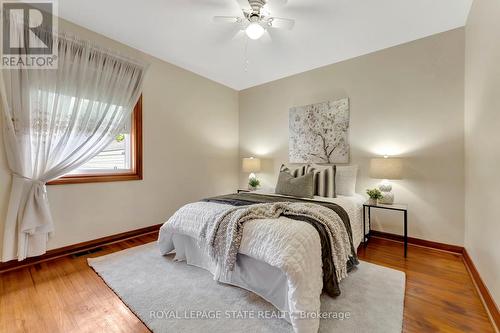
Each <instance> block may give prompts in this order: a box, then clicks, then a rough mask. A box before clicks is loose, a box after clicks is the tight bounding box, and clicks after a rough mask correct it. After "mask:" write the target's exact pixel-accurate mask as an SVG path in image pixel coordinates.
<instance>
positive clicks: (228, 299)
mask: <svg viewBox="0 0 500 333" xmlns="http://www.w3.org/2000/svg"><path fill="white" fill-rule="evenodd" d="M88 261H89V265H90V266H92V267H93V268H94V270H95V271H96V272H97V273H98V274H99V275H100V276H101V277H102V278H103V280H104V281H105V282H106V284H107V285H108V286H109V287H111V289H113V290H114V292H115V293H116V294H117V295H118V296H119V297H120V298H121V299H122V300H123V302H125V304H127V306H128V307H129V308H130V309H131V310H132V311H133V312H134V313H135V314H136V315H137V316H138V317H139V318H140V319H141V320H142V321H143V322H144V323H145V324H146V325H147V326H148V327H149V328H150V329H151V330H152V331H153V332H156V333H160V332H161V333H163V332H207V333H210V332H273V333H275V332H292V327H291V325H290V324H289V323H288V322H286V321H285V320H284V319H282V318H280V316H281V315H282V314H281V313H280V312H279V311H278V310H276V309H275V308H274V307H273V306H272V305H271V304H269V303H268V302H266V301H265V300H263V299H262V298H260V297H259V296H257V295H255V294H253V293H251V292H248V291H246V290H243V289H241V288H238V287H233V286H229V285H224V284H220V283H217V282H216V281H214V280H213V279H212V275H211V274H210V273H209V272H207V271H205V270H203V269H201V268H198V267H194V266H189V265H187V264H186V263H185V262H175V261H173V256H172V255H169V256H162V255H160V253H159V250H158V248H157V245H156V243H150V244H146V245H142V246H138V247H134V248H131V249H127V250H124V251H120V252H116V253H113V254H109V255H106V256H102V257H98V258H93V259H89V260H88ZM341 289H342V295H340V296H339V297H337V298H331V297H329V296H327V295H323V296H322V297H321V310H322V312H323V313H324V314H325V315H326V316H328V317H329V319H322V320H321V325H320V332H342V333H346V332H347V333H348V332H371V333H375V332H381V333H392V332H401V329H402V324H403V302H404V292H405V274H404V273H403V272H400V271H397V270H393V269H390V268H386V267H382V266H378V265H374V264H370V263H367V262H361V263H360V265H359V266H358V268H357V269H356V270H354V271H353V272H351V273H350V274H349V277H348V278H347V279H345V280H344V281H342V283H341Z"/></svg>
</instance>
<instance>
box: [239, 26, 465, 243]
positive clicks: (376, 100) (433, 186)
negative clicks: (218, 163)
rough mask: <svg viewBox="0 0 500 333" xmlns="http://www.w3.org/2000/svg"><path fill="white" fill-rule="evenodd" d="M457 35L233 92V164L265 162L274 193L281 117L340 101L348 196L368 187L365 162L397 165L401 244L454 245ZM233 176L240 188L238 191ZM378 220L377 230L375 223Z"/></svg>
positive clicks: (460, 78) (284, 130)
mask: <svg viewBox="0 0 500 333" xmlns="http://www.w3.org/2000/svg"><path fill="white" fill-rule="evenodd" d="M463 90H464V29H457V30H453V31H449V32H446V33H442V34H439V35H434V36H431V37H428V38H425V39H421V40H418V41H415V42H411V43H408V44H404V45H400V46H397V47H393V48H390V49H386V50H383V51H380V52H376V53H372V54H369V55H366V56H362V57H359V58H356V59H352V60H348V61H345V62H342V63H338V64H334V65H330V66H327V67H323V68H320V69H317V70H312V71H309V72H306V73H302V74H299V75H295V76H292V77H288V78H285V79H282V80H278V81H274V82H271V83H269V84H265V85H261V86H258V87H254V88H250V89H247V90H244V91H242V92H240V157H245V156H249V155H254V156H260V157H262V158H264V159H265V161H264V169H265V170H264V171H263V172H262V174H261V175H260V176H261V178H262V180H263V182H264V185H265V186H274V184H275V181H276V177H277V170H278V168H279V166H280V164H281V163H282V162H285V161H288V109H289V108H290V107H291V106H298V105H305V104H310V103H315V102H321V101H326V100H332V99H337V98H342V97H349V98H350V101H351V121H350V126H351V128H350V143H351V161H352V163H353V164H358V165H359V166H360V169H361V170H360V174H359V181H358V185H357V192H358V193H364V191H365V189H366V188H368V187H371V186H375V185H376V184H377V183H378V181H376V180H373V179H370V178H368V177H367V174H368V161H369V159H370V158H371V157H373V156H377V155H382V154H385V153H388V154H391V155H399V156H403V157H405V159H406V166H405V179H404V180H401V181H396V182H394V183H395V186H394V188H395V190H394V191H395V194H396V200H397V201H400V202H405V203H408V204H409V206H410V208H409V209H410V211H409V225H410V236H413V237H418V238H424V239H428V240H433V241H438V242H444V243H450V244H458V245H462V244H463V238H464V194H463V192H464V127H463V121H464V119H463V109H464V97H463V94H464V92H463ZM245 181H246V179H245V175H240V186H244V184H245ZM375 218H376V220H377V221H376V222H375V228H376V229H378V230H383V231H387V232H393V233H401V232H402V223H401V222H402V217H398V216H397V215H395V213H389V214H387V213H378V214H376V216H375ZM382 220H383V222H382Z"/></svg>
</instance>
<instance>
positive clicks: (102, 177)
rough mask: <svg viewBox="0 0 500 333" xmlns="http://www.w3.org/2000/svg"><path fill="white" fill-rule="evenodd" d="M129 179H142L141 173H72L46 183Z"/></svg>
mask: <svg viewBox="0 0 500 333" xmlns="http://www.w3.org/2000/svg"><path fill="white" fill-rule="evenodd" d="M129 180H142V173H138V172H129V173H118V174H95V175H81V176H79V175H72V176H67V177H61V178H59V179H55V180H52V181H50V182H48V183H47V185H63V184H84V183H104V182H119V181H129Z"/></svg>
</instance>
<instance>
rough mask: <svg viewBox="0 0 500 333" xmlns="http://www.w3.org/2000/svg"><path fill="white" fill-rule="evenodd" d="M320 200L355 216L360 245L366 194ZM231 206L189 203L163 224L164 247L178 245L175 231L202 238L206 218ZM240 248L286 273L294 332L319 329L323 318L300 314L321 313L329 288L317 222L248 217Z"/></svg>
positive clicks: (161, 243) (166, 249)
mask: <svg viewBox="0 0 500 333" xmlns="http://www.w3.org/2000/svg"><path fill="white" fill-rule="evenodd" d="M265 194H267V193H265ZM320 201H328V202H334V203H337V204H339V205H341V206H342V207H343V208H344V209H345V210H346V212H347V213H348V215H349V218H350V220H351V228H352V231H353V238H354V246H355V248H357V246H358V245H359V242H360V240H361V234H362V230H361V229H362V227H361V218H360V216H361V215H360V212H361V208H360V207H362V202H363V201H362V199H360V198H359V197H339V198H335V199H330V198H321V199H320ZM360 205H361V206H360ZM230 208H232V206H229V205H223V204H218V203H211V202H196V203H191V204H188V205H185V206H183V207H182V208H181V209H179V211H177V212H176V213H175V214H174V215H173V216H172V217H171V218H170V219H169V221H167V222H166V223H165V224H164V225H163V226H162V228H161V229H160V236H159V239H158V243H159V246H160V250H161V252H162V253H163V254H166V253H168V252H171V251H173V250H174V242H173V239H172V237H173V236H174V235H175V234H181V235H185V236H190V237H192V238H194V239H196V240H200V231H201V228H202V226H203V225H204V224H205V223H206V221H210V220H212V219H215V218H216V217H217V216H218V215H219V214H222V213H223V212H224V211H226V210H227V209H230ZM239 253H241V254H245V255H247V256H249V257H251V258H254V259H257V260H261V261H263V262H266V263H267V264H269V265H271V266H274V267H277V268H279V269H281V270H282V271H283V272H284V273H285V275H286V277H287V284H288V304H289V307H290V308H289V311H290V321H291V323H292V326H293V328H294V331H295V332H299V333H302V332H317V331H318V328H319V319H317V318H311V319H301V318H299V317H298V314H301V313H302V314H304V313H306V314H307V313H316V312H318V311H319V310H320V295H321V291H322V289H323V280H322V261H321V244H320V238H319V235H318V233H317V231H316V230H315V229H314V227H312V226H311V225H309V224H308V223H303V222H301V221H296V220H292V219H289V218H286V217H280V218H278V219H274V220H267V219H259V220H252V221H249V222H246V223H245V227H244V229H243V238H242V241H241V246H240V250H239ZM212 273H213V272H212ZM347 292H348V291H347Z"/></svg>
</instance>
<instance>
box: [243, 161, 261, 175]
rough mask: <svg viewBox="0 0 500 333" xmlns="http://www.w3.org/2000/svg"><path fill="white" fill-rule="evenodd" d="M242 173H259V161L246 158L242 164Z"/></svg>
mask: <svg viewBox="0 0 500 333" xmlns="http://www.w3.org/2000/svg"><path fill="white" fill-rule="evenodd" d="M242 169H243V172H246V173H252V172H259V171H260V159H258V158H254V157H246V158H244V159H243V163H242Z"/></svg>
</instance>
